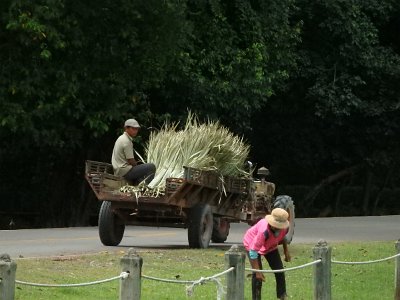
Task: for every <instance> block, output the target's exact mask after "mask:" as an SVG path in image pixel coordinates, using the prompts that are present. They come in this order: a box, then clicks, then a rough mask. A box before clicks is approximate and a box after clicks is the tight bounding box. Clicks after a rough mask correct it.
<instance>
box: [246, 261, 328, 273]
mask: <svg viewBox="0 0 400 300" xmlns="http://www.w3.org/2000/svg"><path fill="white" fill-rule="evenodd" d="M320 262H321V260H320V259H317V260H314V261H312V262H309V263H306V264H304V265H301V266H296V267H292V268H286V269H277V270H259V269H249V268H246V269H245V270H246V271H250V272H258V273H283V272H287V271H293V270H297V269H301V268H305V267H308V266H312V265H316V264H319V263H320Z"/></svg>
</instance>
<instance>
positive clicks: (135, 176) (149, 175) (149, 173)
mask: <svg viewBox="0 0 400 300" xmlns="http://www.w3.org/2000/svg"><path fill="white" fill-rule="evenodd" d="M155 173H156V166H155V165H154V164H140V165H137V166H134V167H132V168H131V169H130V170H129V172H128V173H126V174H125V176H124V178H125V179H126V180H127V181H128V182H129V183H131V184H133V185H138V184H139V183H141V182H142V181H143V180H145V182H146V183H147V184H148V183H150V181H152V180H153V178H154V174H155Z"/></svg>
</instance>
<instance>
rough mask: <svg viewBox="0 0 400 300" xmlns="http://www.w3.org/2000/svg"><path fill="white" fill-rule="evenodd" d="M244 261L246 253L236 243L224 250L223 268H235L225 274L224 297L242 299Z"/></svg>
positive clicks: (230, 299)
mask: <svg viewBox="0 0 400 300" xmlns="http://www.w3.org/2000/svg"><path fill="white" fill-rule="evenodd" d="M245 261H246V254H245V253H244V251H243V250H242V249H240V247H239V246H238V245H232V247H231V248H230V249H229V250H228V251H227V252H225V268H226V269H229V268H231V267H234V268H235V269H234V270H233V271H231V272H228V273H227V274H226V285H227V289H226V299H229V300H243V299H244V280H245Z"/></svg>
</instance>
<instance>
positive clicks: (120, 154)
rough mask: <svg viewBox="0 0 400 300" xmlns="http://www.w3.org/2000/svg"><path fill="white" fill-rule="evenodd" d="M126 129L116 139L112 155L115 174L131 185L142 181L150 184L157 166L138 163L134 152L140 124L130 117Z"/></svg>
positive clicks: (125, 125) (126, 122)
mask: <svg viewBox="0 0 400 300" xmlns="http://www.w3.org/2000/svg"><path fill="white" fill-rule="evenodd" d="M124 129H125V131H124V133H123V134H121V135H120V136H119V137H118V139H117V140H116V141H115V145H114V149H113V153H112V157H111V163H112V165H113V169H114V175H116V176H121V177H123V178H124V179H125V180H126V181H128V183H129V184H131V185H138V184H139V183H141V182H142V181H145V182H146V184H148V183H150V181H152V180H153V178H154V174H155V172H156V166H155V165H154V164H152V163H138V162H137V161H136V159H135V156H134V154H133V153H134V151H133V138H134V137H135V136H136V135H137V134H138V132H139V129H140V125H139V123H138V121H136V120H135V119H128V120H126V121H125V124H124Z"/></svg>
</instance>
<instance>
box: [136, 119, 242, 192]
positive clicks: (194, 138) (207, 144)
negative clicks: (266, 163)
mask: <svg viewBox="0 0 400 300" xmlns="http://www.w3.org/2000/svg"><path fill="white" fill-rule="evenodd" d="M178 125H179V124H178V123H175V124H168V123H165V124H164V126H163V127H162V128H161V129H160V130H159V131H157V132H153V133H151V135H150V138H149V142H148V144H147V146H146V149H145V150H146V158H147V160H146V161H147V162H149V163H153V164H155V166H156V168H157V169H156V174H155V177H154V179H153V180H152V181H151V182H150V183H149V184H148V186H147V187H146V192H145V193H144V194H147V195H149V193H151V194H152V195H159V194H164V192H165V184H166V179H167V178H182V177H183V176H184V168H183V167H184V166H185V167H192V168H196V169H201V170H213V171H215V172H217V173H218V174H219V175H221V176H235V177H239V176H248V173H247V172H246V171H245V170H244V169H243V168H244V162H245V161H246V159H247V158H248V155H249V151H250V146H249V145H247V144H246V143H245V142H244V141H243V138H241V137H238V136H236V135H234V134H233V133H232V132H230V131H229V130H228V129H227V128H226V127H224V126H222V125H220V124H219V122H217V121H215V122H213V121H208V122H206V123H200V122H199V121H198V119H197V117H196V116H194V115H193V114H189V116H188V118H187V120H186V124H185V126H184V128H183V129H181V130H178ZM142 192H143V190H142Z"/></svg>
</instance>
